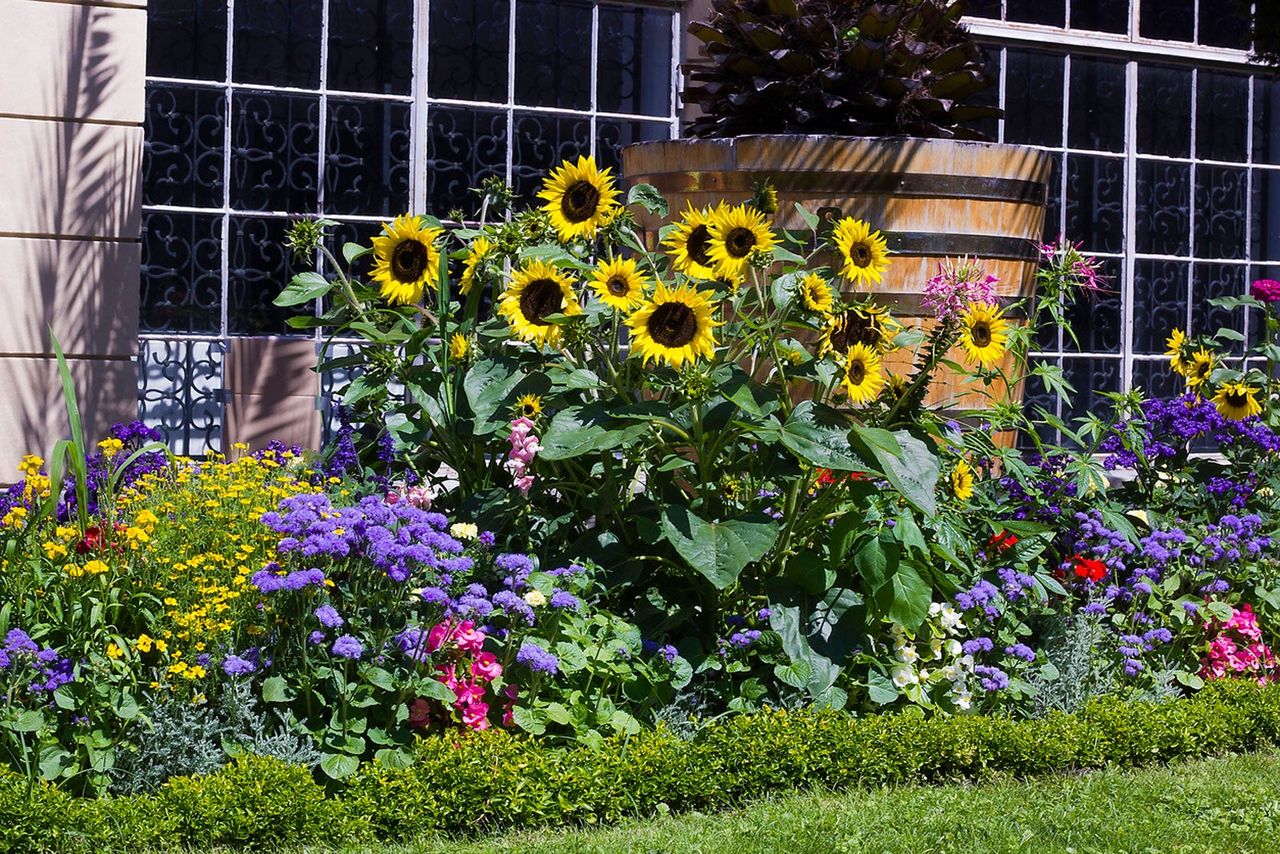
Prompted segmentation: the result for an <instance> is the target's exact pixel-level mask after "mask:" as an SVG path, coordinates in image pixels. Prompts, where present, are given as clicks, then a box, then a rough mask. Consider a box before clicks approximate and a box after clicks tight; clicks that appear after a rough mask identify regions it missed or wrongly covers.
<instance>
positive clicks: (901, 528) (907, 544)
mask: <svg viewBox="0 0 1280 854" xmlns="http://www.w3.org/2000/svg"><path fill="white" fill-rule="evenodd" d="M893 536H894V537H895V538H896V539H897V540H898V542H900V543H902V546H903V548H907V549H915V550H916V551H918V552H920V553H921V554H928V552H929V546H928V545H926V544H925V541H924V534H923V533H922V532H921V531H920V526H919V525H917V524H916V517H915V516H913V515H912V513H911V511H910V510H903V511H902V512H901V513H899V514H898V518H897V520H896V521H895V524H894V526H893Z"/></svg>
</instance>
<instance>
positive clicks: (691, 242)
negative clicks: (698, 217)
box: [685, 225, 711, 267]
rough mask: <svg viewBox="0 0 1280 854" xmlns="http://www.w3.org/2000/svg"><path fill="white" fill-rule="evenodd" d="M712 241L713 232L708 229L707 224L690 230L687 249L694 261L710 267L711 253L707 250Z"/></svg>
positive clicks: (686, 242)
mask: <svg viewBox="0 0 1280 854" xmlns="http://www.w3.org/2000/svg"><path fill="white" fill-rule="evenodd" d="M710 243H711V232H709V231H707V227H706V226H705V225H700V226H698V227H697V228H695V229H694V230H693V231H691V232H689V239H688V240H686V241H685V251H687V252H688V253H689V257H690V258H692V259H693V260H694V261H696V262H698V263H699V264H701V265H702V266H704V267H710V266H711V254H710V253H709V252H707V248H708V246H709V245H710Z"/></svg>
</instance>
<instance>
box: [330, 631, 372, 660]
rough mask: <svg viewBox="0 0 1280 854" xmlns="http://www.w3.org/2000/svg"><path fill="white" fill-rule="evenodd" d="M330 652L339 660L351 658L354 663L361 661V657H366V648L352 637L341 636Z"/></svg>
mask: <svg viewBox="0 0 1280 854" xmlns="http://www.w3.org/2000/svg"><path fill="white" fill-rule="evenodd" d="M330 652H332V653H333V654H334V655H336V656H338V657H339V658H349V659H351V660H352V661H359V660H360V656H362V655H364V646H363V645H362V644H361V643H360V641H358V640H356V639H355V638H354V637H352V636H351V635H341V636H340V637H339V638H338V639H337V640H335V641H334V642H333V647H332V648H331V649H330Z"/></svg>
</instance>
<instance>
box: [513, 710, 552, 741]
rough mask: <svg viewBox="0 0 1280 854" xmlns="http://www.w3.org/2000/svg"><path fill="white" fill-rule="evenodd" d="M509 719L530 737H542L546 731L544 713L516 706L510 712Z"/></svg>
mask: <svg viewBox="0 0 1280 854" xmlns="http://www.w3.org/2000/svg"><path fill="white" fill-rule="evenodd" d="M511 717H512V719H513V720H515V722H516V726H518V727H520V729H522V730H524V731H525V732H527V733H529V734H530V735H542V734H543V733H545V732H546V731H547V716H546V712H541V711H534V710H533V709H526V708H524V707H522V706H516V707H515V708H514V709H512V710H511Z"/></svg>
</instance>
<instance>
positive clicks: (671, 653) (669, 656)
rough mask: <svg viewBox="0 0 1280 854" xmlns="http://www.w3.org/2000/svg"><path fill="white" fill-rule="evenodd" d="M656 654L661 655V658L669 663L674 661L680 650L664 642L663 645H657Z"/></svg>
mask: <svg viewBox="0 0 1280 854" xmlns="http://www.w3.org/2000/svg"><path fill="white" fill-rule="evenodd" d="M658 655H660V656H662V657H663V658H665V659H666V660H667V664H671V663H672V662H674V661H675V660H676V658H677V657H679V655H680V650H678V649H676V648H675V647H674V646H672V645H671V644H665V645H663V646H661V647H659V649H658Z"/></svg>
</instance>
